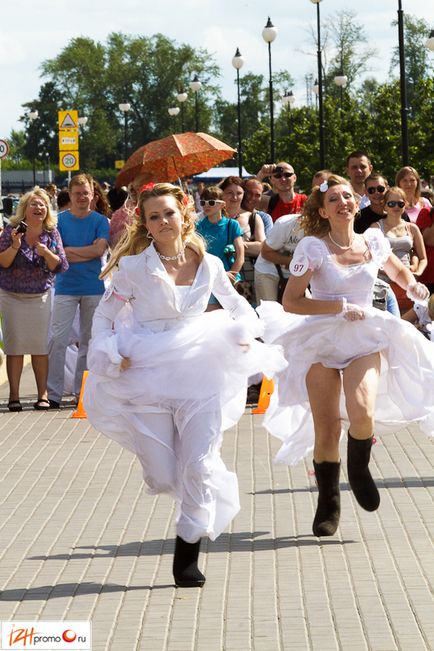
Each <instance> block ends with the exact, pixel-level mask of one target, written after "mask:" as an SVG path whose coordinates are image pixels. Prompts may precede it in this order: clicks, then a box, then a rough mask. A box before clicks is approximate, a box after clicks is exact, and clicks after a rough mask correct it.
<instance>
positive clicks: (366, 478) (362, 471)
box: [347, 432, 380, 511]
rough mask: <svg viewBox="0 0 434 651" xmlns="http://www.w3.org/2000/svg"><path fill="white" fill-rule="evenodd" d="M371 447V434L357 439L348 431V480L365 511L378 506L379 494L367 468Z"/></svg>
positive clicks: (372, 509) (373, 509)
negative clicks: (368, 436)
mask: <svg viewBox="0 0 434 651" xmlns="http://www.w3.org/2000/svg"><path fill="white" fill-rule="evenodd" d="M371 447H372V436H371V437H370V438H369V439H364V440H359V439H355V438H353V437H352V436H351V434H350V432H348V448H347V464H348V481H349V482H350V486H351V488H352V491H353V493H354V497H355V498H356V500H357V501H358V503H359V504H360V506H361V507H362V508H363V509H365V511H375V510H376V509H378V507H379V506H380V494H379V492H378V489H377V487H376V485H375V483H374V480H373V479H372V476H371V473H370V472H369V468H368V465H369V459H370V456H371Z"/></svg>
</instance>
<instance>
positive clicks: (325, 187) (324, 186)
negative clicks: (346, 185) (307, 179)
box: [319, 181, 329, 192]
mask: <svg viewBox="0 0 434 651" xmlns="http://www.w3.org/2000/svg"><path fill="white" fill-rule="evenodd" d="M319 189H320V192H327V190H328V189H329V184H328V183H327V181H323V182H322V183H321V185H320V186H319Z"/></svg>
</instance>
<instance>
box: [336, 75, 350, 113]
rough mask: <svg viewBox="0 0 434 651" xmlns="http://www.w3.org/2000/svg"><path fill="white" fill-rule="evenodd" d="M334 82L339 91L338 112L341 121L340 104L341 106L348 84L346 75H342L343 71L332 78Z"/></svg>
mask: <svg viewBox="0 0 434 651" xmlns="http://www.w3.org/2000/svg"><path fill="white" fill-rule="evenodd" d="M334 82H335V84H336V86H337V87H338V88H339V89H340V111H341V120H342V104H343V94H344V88H345V86H346V85H347V83H348V77H347V75H344V71H343V70H342V68H341V70H340V73H339V74H338V75H336V77H335V78H334Z"/></svg>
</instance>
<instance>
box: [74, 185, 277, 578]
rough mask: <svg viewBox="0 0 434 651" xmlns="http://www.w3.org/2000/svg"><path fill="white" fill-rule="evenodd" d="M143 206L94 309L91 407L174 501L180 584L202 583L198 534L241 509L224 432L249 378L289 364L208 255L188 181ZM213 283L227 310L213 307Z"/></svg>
mask: <svg viewBox="0 0 434 651" xmlns="http://www.w3.org/2000/svg"><path fill="white" fill-rule="evenodd" d="M138 211H139V214H138V215H137V217H136V219H135V220H134V222H133V224H132V225H131V226H130V227H129V229H128V231H127V233H126V235H125V236H124V238H123V239H122V240H121V241H120V242H119V243H118V245H117V247H116V249H115V250H114V252H113V256H112V258H111V260H110V262H109V264H108V265H107V267H106V269H105V270H104V272H103V275H107V274H108V273H110V271H114V273H113V277H112V282H111V285H110V286H109V288H108V289H107V291H106V293H105V295H104V297H103V298H102V300H101V302H100V304H99V306H98V308H97V310H96V312H95V317H94V322H93V330H92V340H91V344H90V348H89V355H88V363H89V377H88V380H87V383H86V390H85V396H84V405H85V408H86V411H87V415H88V418H89V421H90V422H91V423H92V425H93V426H94V427H95V428H96V429H97V430H99V431H101V432H102V433H103V434H105V435H106V436H108V437H110V438H112V439H114V440H115V441H117V442H118V443H120V445H122V446H124V447H125V448H127V449H129V450H130V451H132V452H133V453H135V454H136V455H137V457H138V459H139V461H140V463H141V465H142V468H143V475H144V480H145V482H146V485H147V489H148V492H149V493H151V494H154V495H155V494H157V493H167V494H170V495H171V496H172V497H173V498H174V499H175V500H176V503H177V518H176V533H177V537H176V544H175V556H174V561H173V574H174V578H175V583H176V585H178V586H183V587H195V586H197V587H200V586H202V585H203V584H204V582H205V577H204V576H203V574H202V573H201V572H200V570H199V569H198V566H197V561H198V555H199V547H200V539H201V537H203V536H208V537H209V538H211V540H214V539H215V538H216V537H217V536H218V535H219V534H220V533H221V532H222V531H223V529H224V528H225V527H226V526H227V525H228V524H229V523H230V521H231V520H232V518H233V517H234V516H235V515H236V513H237V512H238V510H239V497H238V484H237V478H236V475H235V474H234V473H232V472H229V471H228V470H227V469H226V467H225V465H224V463H223V461H222V459H221V457H220V447H221V443H222V432H223V431H224V430H225V429H227V428H228V427H230V426H232V425H234V424H235V423H236V422H237V421H238V419H239V418H240V417H241V415H242V414H243V412H244V407H245V402H246V392H247V379H248V377H249V376H250V375H253V374H255V373H257V372H258V371H263V372H264V373H267V374H268V373H270V374H273V373H274V371H275V370H282V369H283V368H284V366H285V365H286V362H285V360H284V359H283V357H282V355H281V352H280V350H279V349H278V348H277V347H275V346H268V345H266V344H263V343H260V342H259V341H256V340H255V337H258V336H260V334H261V332H262V328H261V323H260V320H259V319H258V317H257V315H256V313H255V312H254V310H253V309H252V308H251V307H250V306H249V304H248V303H247V301H245V299H244V298H242V297H241V296H240V295H239V294H238V293H237V292H236V291H235V290H234V289H233V287H232V285H231V283H230V281H229V279H228V277H227V275H226V273H225V270H224V268H223V264H222V263H221V261H220V260H219V259H218V258H216V257H215V256H213V255H210V254H207V253H205V250H204V242H203V240H202V239H201V237H200V236H199V235H197V234H196V233H195V230H194V213H193V208H192V204H191V203H190V202H189V200H188V198H187V197H186V196H185V195H184V193H183V192H182V190H181V189H180V188H178V187H176V186H173V185H170V184H166V183H160V184H157V185H151V187H148V186H145V189H144V190H143V191H142V192H141V194H140V197H139V205H138ZM211 292H212V293H213V294H214V295H215V296H216V297H217V299H218V301H219V303H220V304H221V305H222V306H223V308H225V309H223V310H216V311H214V312H208V313H205V310H206V307H207V305H208V301H209V297H210V294H211Z"/></svg>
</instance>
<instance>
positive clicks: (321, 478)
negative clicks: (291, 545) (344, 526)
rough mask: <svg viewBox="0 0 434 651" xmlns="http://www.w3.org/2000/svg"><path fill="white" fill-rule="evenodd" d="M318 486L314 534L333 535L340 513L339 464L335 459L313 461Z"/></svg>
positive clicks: (313, 526)
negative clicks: (319, 461)
mask: <svg viewBox="0 0 434 651" xmlns="http://www.w3.org/2000/svg"><path fill="white" fill-rule="evenodd" d="M313 466H314V468H315V477H316V483H317V486H318V493H319V495H318V506H317V508H316V513H315V518H314V521H313V525H312V531H313V533H314V535H315V536H333V534H334V533H335V532H336V529H337V528H338V524H339V517H340V514H341V496H340V493H339V473H340V470H341V464H340V463H338V462H336V461H323V462H322V463H316V461H314V462H313Z"/></svg>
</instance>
